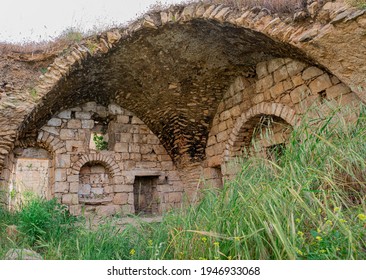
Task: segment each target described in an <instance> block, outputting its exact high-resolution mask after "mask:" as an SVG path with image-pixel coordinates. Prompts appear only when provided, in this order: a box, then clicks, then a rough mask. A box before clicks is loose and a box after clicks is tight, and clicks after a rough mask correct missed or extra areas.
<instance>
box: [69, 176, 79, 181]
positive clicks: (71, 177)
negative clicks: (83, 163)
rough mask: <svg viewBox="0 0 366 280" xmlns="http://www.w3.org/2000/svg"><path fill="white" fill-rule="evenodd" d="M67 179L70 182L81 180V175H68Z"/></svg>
mask: <svg viewBox="0 0 366 280" xmlns="http://www.w3.org/2000/svg"><path fill="white" fill-rule="evenodd" d="M67 181H68V182H79V175H68V176H67Z"/></svg>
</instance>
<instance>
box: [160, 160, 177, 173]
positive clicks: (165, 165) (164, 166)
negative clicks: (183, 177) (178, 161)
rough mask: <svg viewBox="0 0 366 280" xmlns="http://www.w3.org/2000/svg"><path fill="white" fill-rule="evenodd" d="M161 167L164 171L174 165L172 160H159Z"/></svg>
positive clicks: (169, 169)
mask: <svg viewBox="0 0 366 280" xmlns="http://www.w3.org/2000/svg"><path fill="white" fill-rule="evenodd" d="M161 169H162V170H166V171H171V170H174V165H173V162H172V161H163V162H161Z"/></svg>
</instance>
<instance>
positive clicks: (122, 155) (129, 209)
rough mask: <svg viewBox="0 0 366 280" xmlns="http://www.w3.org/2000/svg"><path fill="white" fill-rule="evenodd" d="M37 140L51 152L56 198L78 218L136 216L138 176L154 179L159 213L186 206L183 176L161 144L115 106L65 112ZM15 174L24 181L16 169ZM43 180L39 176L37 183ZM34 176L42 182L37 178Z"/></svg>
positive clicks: (85, 106) (90, 106) (88, 105)
mask: <svg viewBox="0 0 366 280" xmlns="http://www.w3.org/2000/svg"><path fill="white" fill-rule="evenodd" d="M94 135H97V136H99V137H100V136H101V137H103V139H102V140H101V141H102V142H105V143H104V144H103V145H102V146H101V147H99V149H100V148H102V149H103V150H98V145H96V142H97V141H95V140H93V136H94ZM37 139H38V140H37V142H38V144H33V145H40V144H39V143H42V142H44V143H49V146H52V147H53V149H51V150H53V157H54V160H55V166H54V174H55V175H54V178H51V177H50V182H49V188H51V189H52V191H51V193H52V196H54V197H56V198H58V199H59V200H60V202H62V203H63V204H66V205H68V206H69V208H70V210H71V212H72V213H74V214H80V213H81V210H82V208H83V207H82V206H84V210H85V211H87V212H96V213H98V214H100V215H109V214H114V213H117V212H122V213H123V214H129V213H135V209H134V190H133V188H134V186H133V185H134V181H135V178H136V177H144V176H147V177H153V178H156V182H157V186H156V196H157V197H156V198H157V200H158V206H157V207H155V212H156V213H161V212H162V211H164V210H166V209H169V208H171V207H177V206H178V205H180V203H181V201H182V194H183V186H182V183H181V180H180V177H179V174H178V172H177V171H176V169H175V166H174V164H173V162H172V160H171V158H170V156H169V155H168V154H167V152H166V151H165V149H164V147H163V146H162V145H161V144H160V142H159V139H158V138H157V137H156V136H155V135H154V134H153V133H152V132H151V131H150V129H149V128H148V127H147V126H146V125H145V124H144V123H143V122H142V121H141V120H140V119H139V118H137V117H136V116H134V115H133V114H132V113H131V112H129V111H127V110H124V109H122V108H120V107H119V106H117V105H114V104H111V105H109V106H108V107H104V106H101V105H98V104H97V103H95V102H89V103H86V104H83V105H81V106H78V107H75V108H70V109H67V110H63V111H61V112H59V113H57V114H55V115H54V116H53V117H52V118H51V119H50V120H49V121H48V122H47V124H46V125H44V126H43V127H42V128H41V129H40V131H39V133H38V137H37ZM100 139H101V138H100ZM22 146H23V148H18V149H16V150H17V151H18V152H19V150H22V151H24V148H25V146H27V141H23V143H22ZM29 160H32V159H29ZM13 162H14V160H13ZM17 166H18V165H17ZM8 168H9V170H11V166H10V165H9V167H8ZM10 173H11V172H10ZM12 173H13V174H15V176H14V177H18V178H19V177H21V174H19V172H18V174H17V170H16V169H13V170H12ZM44 175H45V174H43V173H42V174H41V173H38V179H41V178H39V176H44ZM49 176H50V174H49ZM32 177H34V180H38V179H37V174H32ZM17 191H20V189H19V187H18V189H17ZM47 198H48V197H47ZM152 214H153V213H152Z"/></svg>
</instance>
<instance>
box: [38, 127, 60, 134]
mask: <svg viewBox="0 0 366 280" xmlns="http://www.w3.org/2000/svg"><path fill="white" fill-rule="evenodd" d="M42 130H43V131H46V132H48V133H51V134H53V135H60V129H59V128H57V127H52V126H43V127H42Z"/></svg>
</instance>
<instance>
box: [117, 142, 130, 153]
mask: <svg viewBox="0 0 366 280" xmlns="http://www.w3.org/2000/svg"><path fill="white" fill-rule="evenodd" d="M114 151H115V152H118V153H127V152H128V143H116V144H114Z"/></svg>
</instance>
